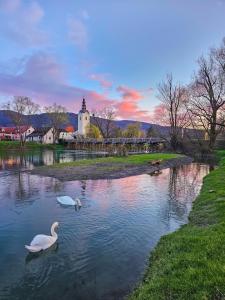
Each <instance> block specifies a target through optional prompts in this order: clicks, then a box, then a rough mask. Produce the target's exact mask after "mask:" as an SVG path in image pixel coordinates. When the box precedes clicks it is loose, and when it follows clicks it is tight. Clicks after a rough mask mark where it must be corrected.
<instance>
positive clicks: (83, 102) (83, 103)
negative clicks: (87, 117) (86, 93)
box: [80, 98, 87, 113]
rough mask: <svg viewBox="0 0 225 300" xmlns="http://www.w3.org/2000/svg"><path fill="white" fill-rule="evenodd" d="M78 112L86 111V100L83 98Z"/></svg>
mask: <svg viewBox="0 0 225 300" xmlns="http://www.w3.org/2000/svg"><path fill="white" fill-rule="evenodd" d="M80 112H82V113H85V112H87V107H86V101H85V98H83V100H82V108H81V110H80Z"/></svg>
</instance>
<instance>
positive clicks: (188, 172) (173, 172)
mask: <svg viewBox="0 0 225 300" xmlns="http://www.w3.org/2000/svg"><path fill="white" fill-rule="evenodd" d="M208 170H209V168H208V166H206V165H205V166H203V165H200V164H191V165H184V166H181V167H178V168H171V169H170V171H169V182H168V183H169V185H168V202H166V203H168V204H166V205H165V211H164V216H165V218H164V219H165V220H167V226H168V230H170V227H171V225H172V223H171V222H172V221H173V220H174V219H178V220H182V219H184V218H183V217H184V215H185V214H187V213H188V210H189V208H190V205H191V203H192V201H193V200H194V199H195V197H196V196H197V193H198V192H199V189H200V186H201V183H202V178H203V177H204V176H205V175H206V174H207V173H208Z"/></svg>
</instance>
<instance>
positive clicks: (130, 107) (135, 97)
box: [0, 51, 148, 120]
mask: <svg viewBox="0 0 225 300" xmlns="http://www.w3.org/2000/svg"><path fill="white" fill-rule="evenodd" d="M9 64H10V65H12V64H13V62H12V61H10V62H9ZM16 66H19V69H17V72H15V71H12V70H11V69H9V70H8V72H6V71H1V70H6V68H5V67H4V68H1V65H0V90H1V93H2V94H4V95H5V96H7V97H8V96H17V95H22V96H29V97H31V98H32V99H33V101H35V102H38V103H39V104H40V105H41V106H47V105H50V104H52V103H53V102H56V103H58V104H62V105H64V106H65V107H66V108H67V109H68V110H69V111H72V112H77V111H78V110H79V109H80V105H81V99H82V98H83V97H85V98H86V99H87V103H88V108H89V110H90V111H92V110H96V109H101V108H104V107H107V106H113V107H115V109H116V112H117V116H118V118H125V119H133V120H147V119H148V112H147V111H145V110H141V109H140V107H139V101H140V100H141V99H142V98H143V95H142V94H141V92H140V91H138V90H136V89H134V88H128V87H125V86H119V87H118V88H117V92H119V97H118V98H111V97H110V96H108V93H105V92H103V93H97V92H95V91H93V90H89V89H85V88H80V87H78V86H74V85H72V84H70V83H69V82H68V81H67V79H66V78H67V76H66V75H67V74H66V70H65V66H64V65H62V64H60V63H59V62H58V60H57V58H56V57H55V56H54V55H52V54H49V53H45V52H43V51H39V52H36V53H35V54H33V55H31V56H29V57H25V58H24V57H23V58H21V60H20V61H18V60H17V61H16ZM12 69H14V68H12ZM91 79H92V80H96V81H98V82H99V83H100V84H101V85H102V87H103V88H111V86H112V83H111V82H110V81H108V80H106V78H105V77H104V75H102V74H97V73H93V74H92V75H91Z"/></svg>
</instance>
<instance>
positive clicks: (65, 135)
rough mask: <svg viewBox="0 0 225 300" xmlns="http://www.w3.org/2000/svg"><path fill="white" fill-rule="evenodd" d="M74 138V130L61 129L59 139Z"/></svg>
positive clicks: (68, 139) (69, 139)
mask: <svg viewBox="0 0 225 300" xmlns="http://www.w3.org/2000/svg"><path fill="white" fill-rule="evenodd" d="M73 139H74V136H73V133H72V132H67V131H66V130H63V129H61V130H60V133H59V140H63V141H71V140H73Z"/></svg>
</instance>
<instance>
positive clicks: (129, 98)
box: [116, 86, 150, 121]
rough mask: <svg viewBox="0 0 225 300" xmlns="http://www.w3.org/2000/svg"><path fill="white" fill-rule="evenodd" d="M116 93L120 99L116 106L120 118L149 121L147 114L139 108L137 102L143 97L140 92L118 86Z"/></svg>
mask: <svg viewBox="0 0 225 300" xmlns="http://www.w3.org/2000/svg"><path fill="white" fill-rule="evenodd" d="M117 91H118V92H119V93H120V95H121V98H122V99H121V100H120V102H119V103H118V104H117V105H116V107H117V110H118V114H119V116H120V118H123V119H132V120H142V121H149V118H150V115H149V112H148V111H147V110H141V109H140V107H139V102H140V101H141V100H142V99H143V97H144V96H143V95H142V93H141V92H140V91H138V90H136V89H134V88H130V87H127V86H119V87H118V88H117Z"/></svg>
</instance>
